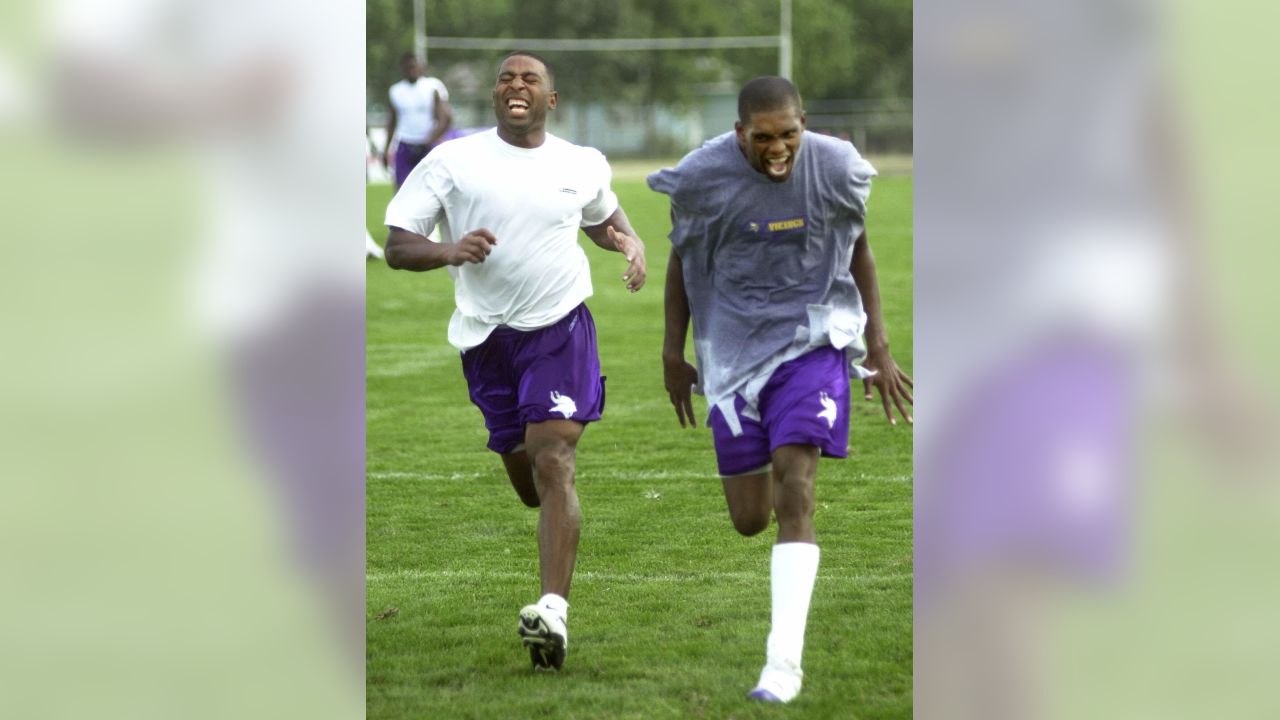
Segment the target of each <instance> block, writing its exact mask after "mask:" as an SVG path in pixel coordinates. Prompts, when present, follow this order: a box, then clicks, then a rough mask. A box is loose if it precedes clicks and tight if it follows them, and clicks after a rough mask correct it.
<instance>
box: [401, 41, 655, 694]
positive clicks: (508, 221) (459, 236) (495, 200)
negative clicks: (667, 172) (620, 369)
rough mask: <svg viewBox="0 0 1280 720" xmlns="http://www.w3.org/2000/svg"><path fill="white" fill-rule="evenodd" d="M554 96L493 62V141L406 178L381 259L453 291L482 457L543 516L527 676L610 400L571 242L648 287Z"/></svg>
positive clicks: (554, 619) (581, 261) (542, 638)
mask: <svg viewBox="0 0 1280 720" xmlns="http://www.w3.org/2000/svg"><path fill="white" fill-rule="evenodd" d="M554 82H555V80H554V75H553V73H552V70H551V68H550V66H549V65H548V64H547V62H546V61H545V60H543V59H542V58H540V57H538V56H537V55H534V54H532V53H528V52H514V53H511V54H509V55H507V56H506V57H505V58H503V60H502V62H501V64H500V66H499V68H498V73H497V80H496V82H495V84H494V87H493V109H494V113H495V114H496V116H497V121H498V127H497V128H496V129H495V130H490V131H485V132H481V133H475V134H472V135H469V136H467V137H464V138H459V139H456V140H452V141H450V142H448V143H446V144H445V145H443V146H441V147H440V148H438V149H437V150H436V151H434V152H432V153H431V154H429V155H428V156H427V157H426V159H425V160H424V161H423V162H422V163H421V164H419V165H418V166H417V167H416V168H414V170H413V171H412V172H411V173H410V174H409V177H408V178H406V180H405V183H404V185H403V186H402V187H401V188H400V190H399V191H398V192H397V193H396V195H395V197H393V198H392V200H391V203H390V204H389V205H388V207H387V213H386V224H387V226H388V227H389V228H390V233H389V234H388V236H387V246H386V255H387V264H389V265H390V266H391V267H393V268H395V269H398V270H411V271H415V272H421V271H426V270H434V269H437V268H442V267H447V268H448V269H449V274H450V276H452V277H453V279H454V282H455V286H456V287H455V300H456V302H457V309H456V311H455V312H454V314H453V318H452V319H451V320H450V322H449V333H448V337H449V342H450V344H452V345H453V346H454V347H455V348H457V349H458V350H459V351H460V352H461V360H462V371H463V375H464V376H465V377H466V380H467V386H468V388H469V390H470V396H471V400H472V401H473V402H474V403H475V404H476V406H477V407H478V408H480V411H481V413H482V414H483V416H484V420H485V426H486V428H488V430H489V442H488V447H489V449H490V450H492V451H493V452H495V453H497V454H498V455H499V456H500V457H501V458H502V463H503V465H504V467H505V469H506V472H507V475H508V477H509V478H510V480H511V484H512V487H513V488H514V489H515V491H516V494H517V495H518V496H519V498H520V500H521V501H522V502H523V503H524V504H525V505H527V506H529V507H533V508H539V520H538V557H539V563H540V569H541V573H540V574H541V588H542V590H541V592H542V597H541V598H540V599H539V600H538V601H537V602H536V603H533V604H530V605H527V606H525V607H524V608H523V609H522V610H521V611H520V619H519V623H518V625H517V630H518V632H519V634H520V636H521V638H522V640H523V643H524V645H526V646H527V647H528V649H529V655H530V659H531V661H532V663H533V666H534V668H553V669H556V670H559V669H560V668H561V666H562V665H563V663H564V659H565V652H566V649H567V647H568V630H567V619H568V610H569V604H568V597H569V586H570V583H571V581H572V579H573V568H574V561H575V559H576V557H577V549H578V538H579V528H580V524H581V515H580V511H579V507H578V496H577V491H576V489H575V487H574V468H575V459H576V448H577V444H578V440H579V438H581V437H582V433H583V431H584V430H585V429H586V425H587V423H590V422H594V421H596V420H599V419H600V416H601V413H602V411H603V409H604V399H605V397H604V378H603V377H601V375H600V360H599V356H598V353H597V349H596V333H595V321H594V320H593V319H592V317H591V313H590V311H588V309H587V306H586V304H585V301H586V299H587V298H588V297H590V296H591V294H592V286H591V275H590V268H589V266H588V263H587V256H586V254H585V253H584V252H583V251H582V249H581V248H580V247H579V245H578V229H579V228H581V229H582V231H583V232H584V233H586V234H587V236H588V237H590V238H591V240H592V241H593V242H594V243H595V244H596V245H598V246H600V247H601V248H603V249H605V250H610V251H614V252H619V253H622V254H623V256H624V257H625V258H626V261H627V263H628V266H627V269H626V272H625V274H624V277H623V280H624V282H625V283H626V286H627V289H628V290H630V291H632V292H635V291H638V290H639V289H640V288H641V287H643V286H644V282H645V256H644V244H643V243H642V242H641V241H640V239H639V238H638V237H636V234H635V231H634V230H633V229H632V228H631V223H630V222H629V221H628V220H627V215H626V213H625V212H623V210H622V207H621V206H620V205H619V204H618V198H617V196H616V195H614V193H613V190H612V189H611V187H610V176H611V170H610V168H609V165H608V163H607V162H606V161H605V158H604V155H602V154H601V153H600V152H599V151H597V150H594V149H591V148H583V147H579V146H577V145H573V144H570V143H568V142H566V141H564V140H561V139H560V138H557V137H555V136H553V135H551V134H550V133H548V132H547V131H546V123H547V114H548V113H549V112H550V111H552V110H554V109H555V107H556V104H557V102H558V96H557V93H556V91H555V85H554ZM437 226H439V227H440V229H441V236H442V237H441V240H440V241H433V240H432V239H431V237H430V236H431V235H432V232H433V230H434V229H435V228H436V227H437Z"/></svg>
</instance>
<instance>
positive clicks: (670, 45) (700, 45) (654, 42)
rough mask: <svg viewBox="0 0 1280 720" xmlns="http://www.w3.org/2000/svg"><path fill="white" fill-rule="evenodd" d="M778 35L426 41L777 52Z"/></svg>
mask: <svg viewBox="0 0 1280 720" xmlns="http://www.w3.org/2000/svg"><path fill="white" fill-rule="evenodd" d="M782 43H783V39H782V37H781V36H779V35H755V36H746V37H703V38H584V39H574V38H563V39H559V38H477V37H435V36H432V37H428V38H427V48H429V49H431V50H508V49H511V48H520V49H523V50H531V51H533V50H555V51H573V50H580V51H600V50H714V49H721V48H776V47H779V46H781V45H782Z"/></svg>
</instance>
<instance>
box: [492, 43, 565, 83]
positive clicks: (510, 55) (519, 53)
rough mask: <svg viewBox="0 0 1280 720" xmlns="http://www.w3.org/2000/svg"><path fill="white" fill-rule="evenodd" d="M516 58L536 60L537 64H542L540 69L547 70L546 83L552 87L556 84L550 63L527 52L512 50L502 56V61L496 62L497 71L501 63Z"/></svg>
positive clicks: (535, 54) (554, 72) (537, 55)
mask: <svg viewBox="0 0 1280 720" xmlns="http://www.w3.org/2000/svg"><path fill="white" fill-rule="evenodd" d="M517 56H521V57H527V58H533V59H534V60H537V61H538V62H540V63H542V67H544V68H546V69H547V82H549V83H551V85H552V86H554V85H555V84H556V71H555V70H553V69H552V68H551V63H550V62H547V59H546V58H544V57H542V56H541V55H539V54H538V53H535V52H529V51H528V50H512V51H511V52H509V53H507V54H506V55H503V56H502V59H501V60H499V61H498V69H499V70H501V69H502V63H504V62H506V61H507V60H508V59H510V58H513V57H517Z"/></svg>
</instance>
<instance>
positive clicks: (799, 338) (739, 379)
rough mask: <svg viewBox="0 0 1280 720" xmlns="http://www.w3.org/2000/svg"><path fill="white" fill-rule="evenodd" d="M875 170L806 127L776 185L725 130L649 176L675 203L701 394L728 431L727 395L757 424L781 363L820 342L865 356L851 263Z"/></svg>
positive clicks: (675, 243)
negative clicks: (788, 172) (762, 396)
mask: <svg viewBox="0 0 1280 720" xmlns="http://www.w3.org/2000/svg"><path fill="white" fill-rule="evenodd" d="M875 174H876V171H875V168H873V167H872V166H871V164H870V163H869V162H867V161H866V160H865V159H863V158H862V156H861V155H859V154H858V151H857V150H855V149H854V147H853V145H852V144H850V143H848V142H846V141H843V140H837V139H835V138H831V137H827V136H825V135H819V134H817V133H811V132H807V131H806V132H805V133H804V138H803V140H802V142H801V145H800V150H799V152H798V153H797V154H796V161H795V168H794V169H793V171H792V174H791V177H789V178H788V179H787V180H786V181H785V182H782V183H775V182H773V181H771V180H769V179H768V178H767V177H765V175H764V174H763V173H760V172H758V171H757V170H755V169H754V168H752V167H751V165H750V164H749V163H748V162H747V159H746V157H744V156H743V154H742V151H741V150H740V149H739V147H738V141H737V136H736V135H735V134H734V133H732V132H729V133H725V134H724V135H721V136H719V137H716V138H714V139H712V140H709V141H707V142H706V143H705V144H704V145H703V146H702V147H700V148H698V149H697V150H694V151H693V152H691V153H689V154H688V155H686V156H685V157H684V159H683V160H681V161H680V164H679V165H678V166H676V167H675V168H668V169H665V170H660V171H658V172H656V173H653V174H652V175H650V176H649V178H648V181H649V187H650V188H652V189H653V190H655V191H657V192H660V193H664V194H666V195H668V196H670V198H671V208H672V211H673V216H674V218H673V227H672V230H671V236H670V237H671V245H672V247H673V248H674V249H675V251H676V253H677V254H678V255H679V256H680V260H681V262H682V263H683V265H684V284H685V292H686V293H687V294H688V297H689V308H690V312H691V314H692V316H693V338H694V352H695V354H696V355H697V363H698V378H699V384H700V388H698V389H699V390H700V391H701V392H702V393H703V394H705V395H706V397H707V402H708V405H709V406H711V407H719V408H720V411H721V413H723V415H724V417H725V419H726V420H727V421H728V424H729V427H730V429H731V430H732V431H733V433H734V434H735V435H738V434H740V433H741V427H740V424H739V421H738V414H737V412H736V411H735V409H734V396H735V395H741V396H742V398H743V400H744V401H745V402H746V405H747V407H746V409H745V410H743V412H742V414H743V415H745V416H747V417H750V418H754V419H758V418H759V413H758V411H757V407H756V403H757V401H758V400H759V395H760V391H761V390H762V389H763V388H764V386H765V383H767V382H768V380H769V377H770V375H772V374H773V371H774V370H775V369H776V368H777V367H778V366H779V365H781V364H782V363H784V362H787V361H788V360H791V359H794V358H796V357H799V356H800V355H803V354H804V353H806V352H808V351H810V350H812V349H814V348H817V347H821V346H823V345H832V346H834V347H836V348H843V349H845V352H846V355H847V356H848V357H849V360H850V362H851V363H853V362H856V361H858V360H861V359H862V358H864V357H865V356H866V345H865V343H864V342H863V340H862V331H863V328H864V326H865V325H866V313H865V312H864V311H863V308H862V297H861V296H860V295H859V293H858V287H857V285H856V284H855V283H854V281H853V274H852V273H851V272H850V270H849V266H850V264H851V262H852V259H853V245H854V241H856V240H857V239H858V236H859V235H860V234H861V233H862V230H863V226H864V218H865V215H866V202H867V196H868V195H869V194H870V192H871V178H872V177H874V176H875ZM854 371H855V373H856V374H857V375H858V376H859V377H862V376H863V370H862V368H861V367H857V366H855V367H854Z"/></svg>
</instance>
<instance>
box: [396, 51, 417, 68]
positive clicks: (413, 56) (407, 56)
mask: <svg viewBox="0 0 1280 720" xmlns="http://www.w3.org/2000/svg"><path fill="white" fill-rule="evenodd" d="M417 59H418V54H417V53H415V52H414V51H412V50H407V51H405V53H404V54H403V55H401V56H400V64H401V65H404V64H405V63H407V62H409V61H410V60H415V61H416V60H417Z"/></svg>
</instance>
